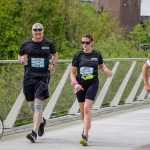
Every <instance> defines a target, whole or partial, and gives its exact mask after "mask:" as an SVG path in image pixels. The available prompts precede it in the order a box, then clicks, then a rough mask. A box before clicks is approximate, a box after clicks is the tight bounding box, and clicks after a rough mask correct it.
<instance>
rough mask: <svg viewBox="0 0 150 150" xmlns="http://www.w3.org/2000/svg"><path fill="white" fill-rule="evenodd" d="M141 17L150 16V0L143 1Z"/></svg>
mask: <svg viewBox="0 0 150 150" xmlns="http://www.w3.org/2000/svg"><path fill="white" fill-rule="evenodd" d="M141 16H150V0H141Z"/></svg>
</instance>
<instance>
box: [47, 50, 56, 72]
mask: <svg viewBox="0 0 150 150" xmlns="http://www.w3.org/2000/svg"><path fill="white" fill-rule="evenodd" d="M57 61H58V53H57V52H56V53H55V54H52V60H51V63H50V64H49V66H48V70H50V71H53V70H54V69H55V65H56V63H57Z"/></svg>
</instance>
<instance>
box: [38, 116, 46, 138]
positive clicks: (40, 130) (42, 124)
mask: <svg viewBox="0 0 150 150" xmlns="http://www.w3.org/2000/svg"><path fill="white" fill-rule="evenodd" d="M45 126H46V119H44V117H43V123H41V124H40V126H39V130H38V136H43V135H44V133H45V131H44V128H45Z"/></svg>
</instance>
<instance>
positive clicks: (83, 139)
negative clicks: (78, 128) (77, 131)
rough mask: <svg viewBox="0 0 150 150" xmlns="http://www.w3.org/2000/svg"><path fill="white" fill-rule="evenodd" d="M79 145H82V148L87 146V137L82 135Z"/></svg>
mask: <svg viewBox="0 0 150 150" xmlns="http://www.w3.org/2000/svg"><path fill="white" fill-rule="evenodd" d="M80 144H82V145H83V146H87V145H88V137H87V136H86V135H83V134H82V139H81V141H80Z"/></svg>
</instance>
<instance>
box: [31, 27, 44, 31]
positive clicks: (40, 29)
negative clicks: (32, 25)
mask: <svg viewBox="0 0 150 150" xmlns="http://www.w3.org/2000/svg"><path fill="white" fill-rule="evenodd" d="M32 30H33V31H42V30H43V29H42V28H39V29H32Z"/></svg>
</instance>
